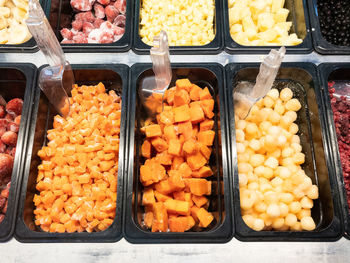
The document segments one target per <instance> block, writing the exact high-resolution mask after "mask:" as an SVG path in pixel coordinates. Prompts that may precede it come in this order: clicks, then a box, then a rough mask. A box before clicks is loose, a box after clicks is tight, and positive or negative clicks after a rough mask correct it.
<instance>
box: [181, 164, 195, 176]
mask: <svg viewBox="0 0 350 263" xmlns="http://www.w3.org/2000/svg"><path fill="white" fill-rule="evenodd" d="M178 170H179V172H180V174H181V175H182V178H191V175H192V169H191V168H190V167H189V166H188V164H187V163H182V164H180V166H179V169H178Z"/></svg>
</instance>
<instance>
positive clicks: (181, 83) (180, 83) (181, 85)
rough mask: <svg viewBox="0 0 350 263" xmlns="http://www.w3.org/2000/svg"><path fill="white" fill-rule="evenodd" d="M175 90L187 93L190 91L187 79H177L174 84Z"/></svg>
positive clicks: (189, 82) (190, 84) (189, 83)
mask: <svg viewBox="0 0 350 263" xmlns="http://www.w3.org/2000/svg"><path fill="white" fill-rule="evenodd" d="M175 83H176V88H177V89H179V90H180V89H184V90H186V91H187V92H189V91H190V89H191V86H192V83H191V81H190V80H189V79H178V80H177V81H176V82H175Z"/></svg>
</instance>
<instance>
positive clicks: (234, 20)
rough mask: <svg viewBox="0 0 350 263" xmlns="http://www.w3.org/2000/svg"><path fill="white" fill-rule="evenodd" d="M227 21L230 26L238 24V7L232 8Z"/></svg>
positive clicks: (239, 18)
mask: <svg viewBox="0 0 350 263" xmlns="http://www.w3.org/2000/svg"><path fill="white" fill-rule="evenodd" d="M229 20H230V26H232V25H234V24H236V23H238V22H239V21H240V20H241V17H240V9H239V7H237V6H234V7H232V8H231V9H230V10H229Z"/></svg>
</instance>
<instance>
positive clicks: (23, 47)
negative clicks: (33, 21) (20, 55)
mask: <svg viewBox="0 0 350 263" xmlns="http://www.w3.org/2000/svg"><path fill="white" fill-rule="evenodd" d="M39 2H40V4H41V6H42V8H43V10H44V12H45V15H46V17H48V16H49V14H48V11H47V8H46V1H45V0H39ZM37 50H38V46H37V45H36V42H35V40H34V38H33V37H32V38H31V39H29V40H28V41H27V42H24V43H22V44H17V45H6V44H0V53H4V52H26V53H29V52H35V51H37Z"/></svg>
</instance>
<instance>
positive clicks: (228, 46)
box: [223, 0, 312, 54]
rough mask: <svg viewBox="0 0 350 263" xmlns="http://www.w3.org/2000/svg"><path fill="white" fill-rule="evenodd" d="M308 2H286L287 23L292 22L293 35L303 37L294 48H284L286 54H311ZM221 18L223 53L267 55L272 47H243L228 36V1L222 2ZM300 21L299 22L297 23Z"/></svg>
mask: <svg viewBox="0 0 350 263" xmlns="http://www.w3.org/2000/svg"><path fill="white" fill-rule="evenodd" d="M307 1H308V0H286V4H285V6H287V9H289V10H290V13H289V15H288V18H287V21H292V22H293V25H292V29H291V31H292V32H293V33H297V35H298V37H300V36H303V37H302V38H303V42H302V43H301V44H299V45H296V46H286V50H287V53H288V54H300V53H304V54H305V53H311V52H312V41H311V33H310V30H309V28H310V26H309V15H308V12H307V4H306V2H307ZM223 4H224V8H223V16H224V29H223V35H224V39H225V51H226V52H228V53H238V52H239V53H246V54H257V53H269V52H270V50H271V49H272V48H276V47H274V46H243V45H240V44H238V43H237V42H235V41H234V40H233V39H232V37H231V34H230V24H229V13H228V0H223ZM298 20H300V22H299V21H298Z"/></svg>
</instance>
